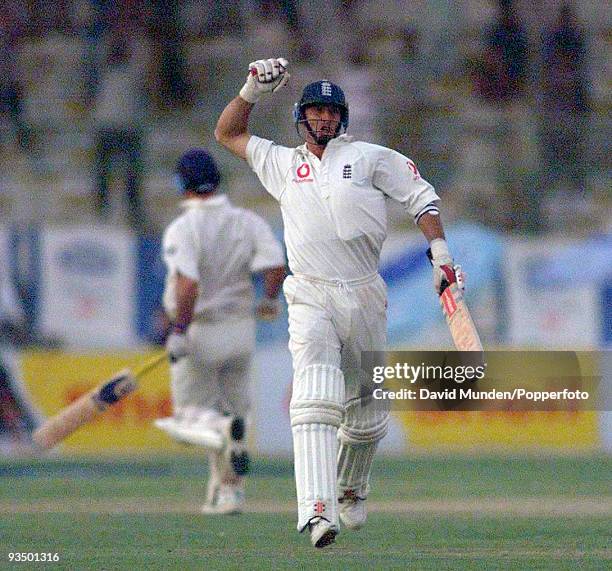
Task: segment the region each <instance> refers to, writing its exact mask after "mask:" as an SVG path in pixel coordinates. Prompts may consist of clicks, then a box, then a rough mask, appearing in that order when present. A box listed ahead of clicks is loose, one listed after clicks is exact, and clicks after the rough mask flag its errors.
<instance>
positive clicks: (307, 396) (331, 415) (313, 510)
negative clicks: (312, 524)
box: [290, 365, 344, 531]
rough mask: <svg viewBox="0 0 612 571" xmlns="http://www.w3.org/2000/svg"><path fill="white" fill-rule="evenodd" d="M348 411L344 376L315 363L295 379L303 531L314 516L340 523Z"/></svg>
mask: <svg viewBox="0 0 612 571" xmlns="http://www.w3.org/2000/svg"><path fill="white" fill-rule="evenodd" d="M343 413H344V376H343V374H342V371H341V370H340V369H338V368H337V367H333V366H330V365H311V366H309V367H306V368H304V369H302V370H300V371H298V373H297V374H296V375H295V378H294V381H293V395H292V398H291V406H290V415H291V430H292V433H293V453H294V458H295V484H296V489H297V498H298V530H299V531H302V530H303V529H304V528H305V527H306V525H307V524H308V522H309V521H310V520H311V519H312V518H313V517H323V518H325V519H327V520H328V521H329V522H330V523H332V524H333V525H338V498H337V497H336V488H337V475H336V458H337V453H338V440H337V438H338V427H339V426H340V423H341V421H342V415H343Z"/></svg>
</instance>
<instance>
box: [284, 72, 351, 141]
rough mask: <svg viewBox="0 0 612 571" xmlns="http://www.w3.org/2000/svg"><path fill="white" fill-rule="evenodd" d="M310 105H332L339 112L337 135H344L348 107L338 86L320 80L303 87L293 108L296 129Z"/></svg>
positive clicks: (304, 118)
mask: <svg viewBox="0 0 612 571" xmlns="http://www.w3.org/2000/svg"><path fill="white" fill-rule="evenodd" d="M310 105H332V106H335V107H337V108H338V109H339V110H340V125H339V126H338V132H337V133H336V136H337V135H340V134H342V133H344V132H345V131H346V130H347V129H348V123H349V107H348V103H347V102H346V98H345V97H344V91H342V88H341V87H340V86H339V85H336V84H335V83H332V82H331V81H328V80H327V79H322V80H320V81H315V82H313V83H309V84H308V85H307V86H306V87H304V91H303V92H302V97H301V99H300V100H299V101H298V102H297V103H296V104H295V105H294V106H293V120H294V121H295V124H296V127H298V126H299V124H300V122H301V121H305V120H306V117H305V115H304V110H305V109H306V108H307V107H309V106H310Z"/></svg>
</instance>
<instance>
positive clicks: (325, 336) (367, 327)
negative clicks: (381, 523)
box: [283, 274, 389, 530]
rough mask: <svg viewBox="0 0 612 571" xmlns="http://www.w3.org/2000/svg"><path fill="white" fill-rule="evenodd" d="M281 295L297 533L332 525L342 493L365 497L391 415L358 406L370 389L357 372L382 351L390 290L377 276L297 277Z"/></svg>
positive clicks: (379, 404) (367, 401)
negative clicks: (365, 357) (367, 356)
mask: <svg viewBox="0 0 612 571" xmlns="http://www.w3.org/2000/svg"><path fill="white" fill-rule="evenodd" d="M283 287H284V293H285V297H286V299H287V303H288V305H289V336H290V340H289V349H290V351H291V355H292V358H293V369H294V381H293V387H294V390H293V397H292V405H291V417H292V418H291V420H292V432H293V443H294V457H295V476H296V488H297V496H298V529H299V530H303V529H304V528H305V526H306V525H307V523H308V521H309V520H310V519H312V518H313V517H316V516H322V517H325V518H326V519H328V520H329V521H331V522H332V523H334V524H337V521H338V514H337V508H338V505H337V499H338V494H341V493H342V491H343V490H345V489H349V488H351V489H357V490H358V492H360V493H362V494H366V493H367V487H368V485H367V483H368V478H369V472H370V467H371V461H372V456H373V453H374V450H375V448H376V445H377V442H378V440H380V439H381V438H382V437H383V436H384V435H385V434H386V427H387V422H388V415H389V410H388V403H387V402H386V401H384V400H376V399H372V398H371V397H370V398H363V396H364V393H363V387H364V386H366V387H367V386H368V385H369V383H371V381H370V380H369V375H368V374H367V373H366V372H365V371H362V370H361V353H362V351H384V350H385V348H386V338H387V317H386V306H387V288H386V285H385V283H384V281H383V279H382V278H381V277H380V275H378V274H373V275H371V276H367V277H365V278H362V279H358V280H350V281H340V280H338V281H330V280H322V279H318V278H314V277H310V276H303V275H300V274H296V275H293V276H289V277H288V278H287V279H286V280H285V283H284V286H283ZM338 405H339V406H338ZM309 411H310V412H309ZM338 412H339V414H340V417H338V416H337V413H338ZM338 440H339V441H340V450H339V447H338ZM345 444H346V446H348V448H349V449H348V453H347V450H345V449H344V448H346V446H345ZM355 462H357V463H360V462H361V466H355ZM340 463H341V464H342V465H340Z"/></svg>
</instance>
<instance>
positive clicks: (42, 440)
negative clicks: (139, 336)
mask: <svg viewBox="0 0 612 571" xmlns="http://www.w3.org/2000/svg"><path fill="white" fill-rule="evenodd" d="M166 358H167V356H166V353H165V352H163V353H161V354H159V355H156V356H155V357H152V358H151V359H149V360H148V361H145V362H144V363H143V364H142V365H140V366H139V367H137V368H136V369H135V370H134V371H133V372H132V371H131V370H130V369H124V370H122V371H120V372H118V373H117V374H116V375H115V376H113V377H112V378H111V379H109V380H107V381H105V382H104V383H101V384H100V385H98V386H97V387H96V388H95V389H92V390H91V391H89V392H87V393H85V394H84V395H83V396H81V397H80V398H78V399H77V400H76V401H74V402H73V403H71V404H70V405H69V406H67V407H66V408H64V409H62V410H61V411H60V412H58V413H57V414H56V415H55V416H53V417H51V418H49V419H48V420H46V421H45V422H44V424H43V425H42V426H40V427H39V428H38V429H36V431H35V432H34V434H33V435H32V440H33V441H34V444H36V446H38V447H39V448H40V449H42V450H49V449H51V448H53V447H54V446H57V444H59V443H60V442H61V441H62V440H64V439H65V438H67V437H68V436H70V435H71V434H72V433H73V432H75V431H76V430H78V429H79V428H81V426H84V425H85V424H88V423H90V422H91V421H92V420H93V419H94V418H96V417H97V416H99V415H100V414H102V413H104V411H105V410H106V409H108V407H110V406H112V405H114V404H115V403H117V402H118V401H120V400H122V399H123V398H125V397H126V396H127V395H129V394H130V393H132V392H134V391H135V390H136V388H137V387H138V379H139V378H142V377H144V376H145V375H146V374H147V373H148V372H149V371H151V370H152V369H154V368H155V367H157V366H158V365H159V364H160V363H162V362H163V361H164V360H165V359H166Z"/></svg>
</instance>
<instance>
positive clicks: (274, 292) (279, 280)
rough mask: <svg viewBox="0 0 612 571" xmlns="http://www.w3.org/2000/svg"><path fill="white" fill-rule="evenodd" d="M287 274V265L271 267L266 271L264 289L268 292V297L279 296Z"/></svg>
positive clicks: (274, 297)
mask: <svg viewBox="0 0 612 571" xmlns="http://www.w3.org/2000/svg"><path fill="white" fill-rule="evenodd" d="M286 275H287V270H286V269H285V266H279V267H277V268H270V269H269V270H265V271H264V291H265V292H266V297H269V298H270V299H276V298H277V297H278V294H279V293H280V290H281V288H282V286H283V281H284V280H285V276H286Z"/></svg>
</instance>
